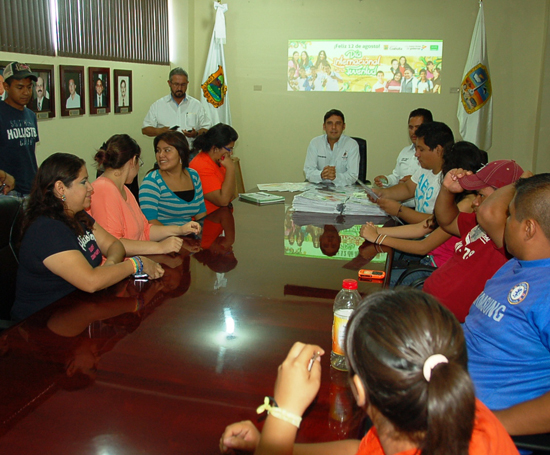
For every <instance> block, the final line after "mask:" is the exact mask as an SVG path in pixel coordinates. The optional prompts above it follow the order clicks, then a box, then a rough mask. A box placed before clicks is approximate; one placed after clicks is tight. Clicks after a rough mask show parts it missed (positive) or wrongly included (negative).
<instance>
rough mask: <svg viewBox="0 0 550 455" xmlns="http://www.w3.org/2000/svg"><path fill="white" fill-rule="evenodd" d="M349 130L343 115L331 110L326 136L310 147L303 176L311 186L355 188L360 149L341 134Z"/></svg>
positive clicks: (327, 118) (316, 140)
mask: <svg viewBox="0 0 550 455" xmlns="http://www.w3.org/2000/svg"><path fill="white" fill-rule="evenodd" d="M345 129H346V123H345V120H344V114H343V113H342V112H341V111H339V110H338V109H331V110H330V111H328V112H327V113H326V114H325V117H324V121H323V130H324V131H325V134H323V135H322V136H318V137H316V138H314V139H312V141H311V142H310V143H309V147H308V148H307V155H306V162H305V164H304V173H305V175H306V179H307V180H308V181H310V182H312V183H320V182H332V183H334V184H335V185H336V186H346V185H353V184H354V183H355V181H356V180H357V176H358V175H359V146H358V145H357V142H355V140H353V139H352V138H351V137H349V136H346V135H344V134H342V133H343V132H344V130H345Z"/></svg>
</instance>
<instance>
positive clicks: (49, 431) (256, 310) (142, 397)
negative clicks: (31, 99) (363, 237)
mask: <svg viewBox="0 0 550 455" xmlns="http://www.w3.org/2000/svg"><path fill="white" fill-rule="evenodd" d="M285 214H286V211H285V206H283V205H278V206H264V207H258V206H254V205H251V204H245V203H239V202H237V203H235V207H234V212H232V211H231V210H230V209H221V210H219V211H217V212H214V213H213V214H211V215H210V216H209V217H208V219H207V220H206V221H205V224H204V232H203V235H202V238H201V239H190V238H188V239H185V243H184V247H183V248H182V251H181V252H180V254H179V255H174V256H157V257H155V259H156V260H158V261H159V262H161V263H162V264H164V267H165V270H166V273H165V276H164V277H163V278H162V279H161V280H159V281H151V282H140V281H134V280H132V279H128V280H125V281H123V282H122V283H119V284H118V285H116V286H113V287H112V288H110V289H107V290H104V291H102V292H99V293H96V294H93V295H89V294H85V293H82V292H76V293H74V294H71V295H70V296H68V297H67V298H65V299H62V300H61V301H59V302H56V304H54V305H52V306H50V307H48V308H46V309H44V310H43V311H41V312H39V313H37V314H35V315H34V316H32V317H30V318H29V319H27V320H25V321H23V322H22V323H20V324H18V325H17V326H14V327H12V328H11V329H10V330H8V331H6V332H4V333H3V334H1V336H0V381H1V384H2V387H1V388H0V390H1V392H0V394H1V398H0V418H1V421H2V425H1V427H0V435H1V436H0V452H1V453H42V454H49V453H51V454H54V453H65V454H87V453H90V454H99V453H102V454H103V453H105V454H106V453H109V454H134V453H147V454H149V453H151V454H152V453H154V454H159V453H162V454H171V453H178V454H182V453H185V454H201V455H204V454H216V453H218V449H217V445H218V440H219V436H220V435H221V432H222V431H223V429H224V428H225V426H226V425H227V424H229V423H231V422H233V421H237V420H243V419H252V420H255V419H256V416H255V412H254V411H255V409H256V407H257V406H258V405H259V404H261V403H262V402H263V398H264V396H266V395H271V394H272V391H273V384H274V380H275V376H276V371H277V367H278V365H279V364H280V362H281V361H282V360H283V358H284V356H285V355H286V352H287V351H288V349H289V348H290V346H291V345H292V344H293V342H295V341H296V340H300V341H304V342H310V343H316V344H319V345H321V346H323V347H324V348H325V350H326V351H327V352H330V343H331V325H332V303H333V298H334V296H335V294H336V293H337V292H338V290H339V289H340V288H341V283H342V279H344V278H356V277H357V270H358V269H359V268H361V267H364V266H365V265H369V261H370V258H372V257H373V256H375V255H376V254H377V253H378V252H376V251H375V250H374V249H372V248H374V247H373V246H372V245H361V248H357V249H354V250H353V255H354V257H351V256H350V258H346V259H347V261H333V260H327V259H323V258H321V257H298V256H291V255H288V254H285V248H286V242H287V239H286V238H285V228H286V226H287V224H286V216H285ZM340 232H342V231H340ZM371 247H372V248H371ZM371 249H372V251H371ZM387 251H388V252H390V253H391V251H390V250H387ZM353 255H352V256H353ZM388 260H391V254H390V255H389V257H388ZM369 267H370V268H383V267H384V264H370V265H369ZM380 286H381V284H380V283H367V282H360V283H359V291H360V292H361V293H369V292H373V291H374V290H376V289H379V288H380ZM322 367H323V373H322V374H323V381H322V385H321V391H320V393H319V396H318V398H317V400H316V401H315V402H314V403H313V405H312V406H311V407H310V409H308V411H307V412H306V415H305V418H304V421H303V423H302V428H301V429H300V432H299V437H298V440H299V441H301V442H306V441H328V440H334V439H338V438H343V437H346V436H351V437H355V436H356V432H357V427H358V424H359V422H358V420H357V419H358V418H359V416H360V413H358V412H356V411H357V409H356V408H355V405H354V401H353V398H352V396H351V393H350V390H349V388H348V387H347V375H346V373H339V372H336V371H335V370H332V369H331V368H330V367H329V356H325V358H323V360H322Z"/></svg>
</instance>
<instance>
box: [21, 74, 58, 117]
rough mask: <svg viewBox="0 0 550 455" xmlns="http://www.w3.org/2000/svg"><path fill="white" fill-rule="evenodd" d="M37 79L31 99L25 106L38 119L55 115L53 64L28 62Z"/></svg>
mask: <svg viewBox="0 0 550 455" xmlns="http://www.w3.org/2000/svg"><path fill="white" fill-rule="evenodd" d="M29 66H30V67H31V70H32V73H33V74H34V75H35V76H36V78H37V80H36V82H35V83H34V88H33V90H32V101H31V102H30V103H29V105H28V106H27V107H28V108H29V109H31V110H32V111H34V112H35V113H36V117H37V118H38V120H40V119H46V118H53V117H55V76H54V73H55V71H54V66H53V65H33V64H32V63H29Z"/></svg>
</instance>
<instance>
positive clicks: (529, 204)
mask: <svg viewBox="0 0 550 455" xmlns="http://www.w3.org/2000/svg"><path fill="white" fill-rule="evenodd" d="M514 208H515V209H516V214H515V217H516V220H518V221H523V220H524V219H526V218H531V219H533V220H535V221H536V222H537V223H538V224H539V226H540V227H541V229H542V232H544V235H545V236H546V238H547V239H548V240H550V174H548V173H545V174H537V175H534V176H533V177H530V178H528V179H519V180H518V181H517V182H516V196H515V199H514Z"/></svg>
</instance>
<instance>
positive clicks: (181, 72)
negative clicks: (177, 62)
mask: <svg viewBox="0 0 550 455" xmlns="http://www.w3.org/2000/svg"><path fill="white" fill-rule="evenodd" d="M172 76H185V77H186V78H187V80H189V74H187V71H185V70H184V69H183V68H182V67H180V66H178V67H177V68H174V69H173V70H172V71H170V74H169V75H168V80H169V81H170V82H172Z"/></svg>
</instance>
